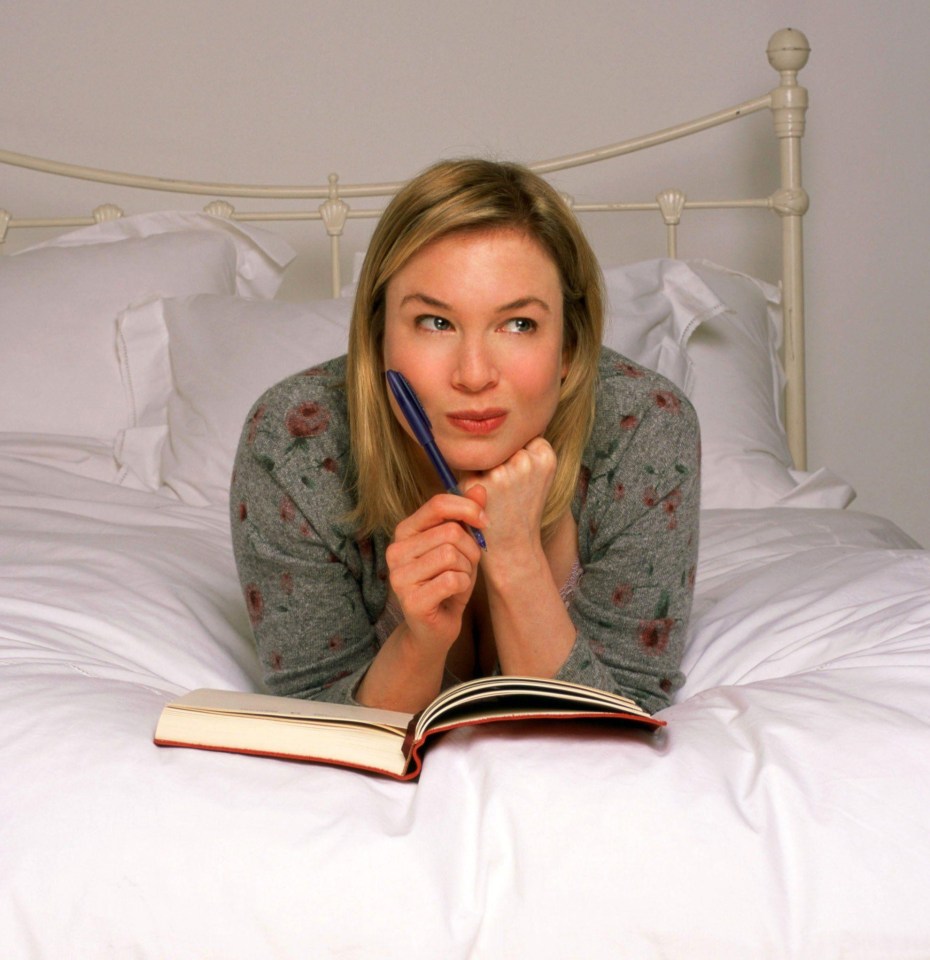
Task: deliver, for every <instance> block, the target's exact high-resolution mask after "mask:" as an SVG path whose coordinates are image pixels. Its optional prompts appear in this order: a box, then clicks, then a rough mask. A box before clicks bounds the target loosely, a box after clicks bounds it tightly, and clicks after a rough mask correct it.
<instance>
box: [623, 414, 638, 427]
mask: <svg viewBox="0 0 930 960" xmlns="http://www.w3.org/2000/svg"><path fill="white" fill-rule="evenodd" d="M638 426H639V417H635V416H633V414H629V415H628V416H625V417H621V418H620V429H621V430H635V429H636V428H637V427H638Z"/></svg>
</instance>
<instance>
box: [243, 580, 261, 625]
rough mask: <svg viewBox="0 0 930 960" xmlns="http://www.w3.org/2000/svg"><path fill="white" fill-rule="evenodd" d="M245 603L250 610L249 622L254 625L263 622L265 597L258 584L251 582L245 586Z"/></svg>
mask: <svg viewBox="0 0 930 960" xmlns="http://www.w3.org/2000/svg"><path fill="white" fill-rule="evenodd" d="M245 605H246V608H247V609H248V611H249V622H250V623H251V624H252V626H253V627H254V626H256V625H257V624H259V623H261V620H262V617H263V616H264V615H265V598H264V597H263V596H262V592H261V590H260V589H259V588H258V586H257V584H254V583H250V584H248V586H246V588H245Z"/></svg>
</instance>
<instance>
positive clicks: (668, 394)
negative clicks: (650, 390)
mask: <svg viewBox="0 0 930 960" xmlns="http://www.w3.org/2000/svg"><path fill="white" fill-rule="evenodd" d="M652 398H653V400H655V402H656V406H657V407H659V408H660V409H662V410H667V411H668V412H669V413H681V400H679V399H678V397H677V396H676V395H675V394H674V393H672V391H671V390H656V392H655V393H654V394H653V395H652Z"/></svg>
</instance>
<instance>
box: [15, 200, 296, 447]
mask: <svg viewBox="0 0 930 960" xmlns="http://www.w3.org/2000/svg"><path fill="white" fill-rule="evenodd" d="M292 256H293V252H292V251H290V247H289V246H287V244H285V243H284V242H283V241H282V240H280V239H279V238H277V237H274V236H273V235H271V234H268V233H266V232H265V231H258V230H254V229H252V228H249V229H245V228H241V227H239V226H238V225H236V224H233V223H230V222H229V221H226V220H223V219H221V218H217V217H209V216H207V215H205V214H170V213H163V214H153V215H149V214H146V215H142V216H139V217H125V218H122V219H120V220H115V221H110V222H107V223H101V224H98V225H96V226H93V227H88V228H85V229H82V230H78V231H74V232H73V233H70V234H67V235H65V236H62V237H58V238H56V239H54V240H51V241H49V242H47V243H43V244H40V245H39V246H37V247H32V248H30V249H28V250H24V251H21V252H20V253H16V254H12V255H10V256H7V257H2V258H0V332H2V336H3V342H4V344H5V347H4V349H3V350H2V351H0V431H9V432H19V433H26V434H67V435H70V436H85V437H94V438H99V439H104V440H107V441H109V442H110V443H112V442H113V440H114V438H115V437H116V435H117V433H118V432H119V431H120V430H122V429H123V428H125V427H126V426H128V425H129V423H130V414H129V411H128V409H127V408H126V406H125V402H124V394H123V388H122V383H121V378H120V371H119V366H118V364H117V357H116V351H115V350H114V334H115V328H116V318H117V316H118V314H119V313H120V312H121V311H122V310H124V309H125V308H126V307H127V305H129V304H132V303H139V302H142V301H144V300H147V299H150V298H151V297H153V296H183V295H187V294H192V293H200V292H204V293H237V292H238V293H253V294H256V295H262V296H271V295H273V293H274V291H275V290H276V289H277V285H278V284H279V283H280V280H281V275H282V272H283V267H284V264H286V262H287V261H288V260H289V259H290V258H291V257H292Z"/></svg>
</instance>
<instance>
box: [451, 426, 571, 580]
mask: <svg viewBox="0 0 930 960" xmlns="http://www.w3.org/2000/svg"><path fill="white" fill-rule="evenodd" d="M555 469H556V456H555V451H554V450H553V449H552V447H551V446H550V444H549V442H548V441H546V440H544V439H543V438H542V437H535V438H534V439H532V440H530V442H529V443H528V444H527V445H526V446H525V447H523V448H522V449H520V450H517V452H516V453H515V454H513V456H512V457H510V459H509V460H506V461H505V462H504V463H502V464H500V465H499V466H497V467H494V468H493V469H492V470H488V471H487V472H485V473H482V474H472V475H469V476H468V477H467V478H465V479H464V480H463V482H462V487H463V489H464V490H465V491H466V494H467V495H469V496H476V495H477V496H478V497H479V498H480V499H479V502H481V503H482V505H483V506H484V508H485V512H486V513H487V516H488V524H487V527H486V529H485V537H486V539H487V541H488V554H487V561H488V562H487V564H486V566H495V565H496V564H495V561H496V560H500V561H501V562H507V563H512V562H513V561H514V560H515V559H517V558H522V557H524V556H526V555H527V553H528V552H532V553H534V554H536V555H538V554H539V552H540V551H541V550H542V538H541V528H542V517H543V512H544V510H545V506H546V497H547V496H548V495H549V490H550V488H551V487H552V481H553V479H554V478H555ZM482 487H483V488H484V489H483V490H482V491H481V492H480V493H478V489H480V488H482ZM476 488H477V489H476ZM505 558H506V560H505Z"/></svg>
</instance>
